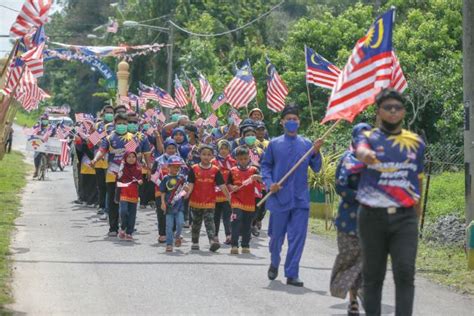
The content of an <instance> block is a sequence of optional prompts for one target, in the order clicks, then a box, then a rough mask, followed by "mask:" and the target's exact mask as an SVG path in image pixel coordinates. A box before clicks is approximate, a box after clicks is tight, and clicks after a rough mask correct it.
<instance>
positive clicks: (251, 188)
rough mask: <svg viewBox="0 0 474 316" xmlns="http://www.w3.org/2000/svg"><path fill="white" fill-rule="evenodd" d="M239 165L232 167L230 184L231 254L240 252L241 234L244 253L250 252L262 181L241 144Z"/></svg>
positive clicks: (237, 149)
mask: <svg viewBox="0 0 474 316" xmlns="http://www.w3.org/2000/svg"><path fill="white" fill-rule="evenodd" d="M235 157H236V159H237V166H235V167H233V168H232V169H230V175H229V180H228V184H229V187H230V189H231V192H232V198H231V202H230V204H231V207H232V216H231V223H232V229H231V231H232V238H231V245H232V249H231V250H230V253H231V254H234V255H236V254H239V236H242V242H241V246H242V253H250V228H251V226H252V219H253V217H254V213H255V192H256V189H258V183H257V181H261V179H262V178H261V176H260V175H259V174H258V173H259V171H258V169H257V167H255V166H252V165H251V163H250V155H249V149H248V148H247V147H245V146H239V147H237V148H236V150H235Z"/></svg>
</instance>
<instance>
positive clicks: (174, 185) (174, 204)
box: [160, 174, 186, 213]
mask: <svg viewBox="0 0 474 316" xmlns="http://www.w3.org/2000/svg"><path fill="white" fill-rule="evenodd" d="M185 182H186V179H185V178H184V177H183V176H182V175H179V174H178V175H176V176H172V175H167V176H165V177H164V179H163V180H162V181H161V183H160V192H161V194H162V197H164V199H165V203H166V207H167V209H166V212H171V213H178V212H182V211H184V200H183V198H178V199H176V198H175V197H177V195H178V194H179V193H180V191H181V190H182V188H183V186H184V184H185Z"/></svg>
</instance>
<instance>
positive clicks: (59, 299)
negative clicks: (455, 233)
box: [8, 133, 474, 316]
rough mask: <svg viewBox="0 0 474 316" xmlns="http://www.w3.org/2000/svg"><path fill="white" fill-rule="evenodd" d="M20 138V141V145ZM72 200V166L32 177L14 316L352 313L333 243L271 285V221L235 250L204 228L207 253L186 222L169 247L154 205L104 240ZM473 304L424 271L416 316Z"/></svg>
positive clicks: (312, 241) (20, 224)
mask: <svg viewBox="0 0 474 316" xmlns="http://www.w3.org/2000/svg"><path fill="white" fill-rule="evenodd" d="M18 134H19V133H16V135H15V137H18V138H21V137H20V136H19V135H18ZM21 142H22V141H21V140H18V139H17V138H16V139H15V143H14V145H15V147H16V148H19V147H21V146H23V144H21ZM23 143H24V140H23ZM30 161H31V160H30ZM75 198H76V195H75V190H74V184H73V180H72V171H71V168H70V167H68V168H67V169H66V170H65V171H64V172H57V173H51V172H50V173H48V174H47V179H46V181H30V182H29V183H28V185H27V187H26V189H25V192H24V195H23V207H22V210H21V212H22V214H21V216H20V217H19V218H18V220H17V221H16V228H17V231H16V233H15V234H14V237H13V241H12V246H11V252H12V253H13V255H12V259H13V268H14V280H13V284H12V286H13V291H14V298H15V303H14V304H12V305H10V306H8V308H9V309H10V310H11V311H13V312H14V313H16V314H18V315H21V314H24V313H25V314H28V315H163V314H167V315H169V314H181V315H190V314H193V315H215V314H226V315H233V314H241V315H255V314H259V315H275V314H276V315H288V314H291V315H346V307H347V302H346V301H344V300H341V299H337V298H333V297H331V296H330V295H329V294H328V285H329V278H330V274H331V267H332V264H333V262H334V258H335V255H336V247H335V244H334V243H333V242H331V241H328V240H325V239H323V238H320V237H318V236H317V235H312V234H310V235H308V238H307V242H306V247H305V252H304V254H303V259H302V262H301V270H300V277H301V278H302V279H303V280H304V281H305V287H304V288H295V287H291V286H287V285H285V284H284V283H285V279H284V278H283V276H279V277H278V279H277V280H276V281H272V282H271V281H269V280H268V279H267V277H266V272H267V268H268V264H269V253H268V249H267V244H268V238H267V236H266V227H265V230H264V231H263V233H262V236H261V237H259V238H254V239H252V242H251V251H252V253H251V254H247V255H237V256H235V255H230V254H229V251H230V249H229V248H228V247H227V246H223V248H221V249H220V250H219V251H218V253H215V254H214V253H210V252H209V250H207V247H208V245H207V242H206V238H205V237H204V233H203V232H202V235H201V236H202V238H201V251H191V250H190V233H189V231H188V230H187V229H185V233H184V236H185V243H184V244H183V246H182V247H181V248H175V250H176V251H175V252H173V253H171V254H167V253H165V247H164V246H162V245H161V244H158V243H157V241H156V235H157V227H156V215H155V211H154V210H152V209H151V208H147V209H145V210H139V211H138V223H137V233H136V235H135V238H136V240H135V241H134V242H125V241H119V240H118V239H117V238H109V237H106V233H107V231H108V225H107V223H106V222H104V221H101V220H100V219H99V218H98V216H97V215H96V214H95V212H96V210H95V209H89V208H85V207H82V206H77V205H74V204H72V201H73V200H74V199H75ZM283 253H284V254H285V253H286V249H284V252H283ZM282 261H283V262H284V256H283V260H282ZM280 274H283V268H281V269H280ZM393 302H394V291H393V282H392V277H391V275H387V280H386V286H385V289H384V299H383V303H384V304H383V312H384V314H385V315H392V314H393V313H394V306H393ZM473 310H474V299H473V298H471V297H466V296H462V295H459V294H455V293H453V292H452V291H450V290H449V289H446V288H444V287H441V286H438V285H435V284H433V283H431V282H429V281H426V280H424V279H423V278H421V277H418V278H417V280H416V301H415V315H453V316H454V315H472V314H473Z"/></svg>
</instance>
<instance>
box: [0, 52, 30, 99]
mask: <svg viewBox="0 0 474 316" xmlns="http://www.w3.org/2000/svg"><path fill="white" fill-rule="evenodd" d="M24 68H25V62H24V61H23V60H21V58H20V57H15V58H14V59H13V61H12V62H11V63H10V65H9V66H8V72H7V75H6V77H5V78H6V84H5V87H4V88H3V89H2V93H3V94H5V95H7V96H8V95H10V94H11V93H12V92H13V90H14V89H15V87H16V86H17V85H18V84H19V82H20V78H21V76H22V74H23V72H24V71H25V70H26V69H25V70H24Z"/></svg>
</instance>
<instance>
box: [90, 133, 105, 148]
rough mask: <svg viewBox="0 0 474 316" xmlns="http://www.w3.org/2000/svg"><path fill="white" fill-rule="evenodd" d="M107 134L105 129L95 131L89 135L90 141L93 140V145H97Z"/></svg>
mask: <svg viewBox="0 0 474 316" xmlns="http://www.w3.org/2000/svg"><path fill="white" fill-rule="evenodd" d="M105 136H107V133H106V132H105V131H102V132H99V131H94V133H92V134H90V135H89V141H90V142H91V144H92V145H94V146H95V145H97V144H98V143H99V142H100V141H101V140H102V138H104V137H105Z"/></svg>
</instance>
